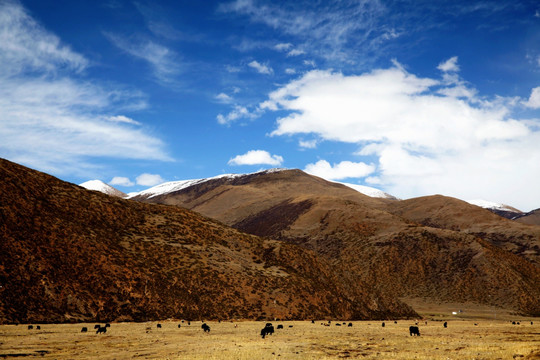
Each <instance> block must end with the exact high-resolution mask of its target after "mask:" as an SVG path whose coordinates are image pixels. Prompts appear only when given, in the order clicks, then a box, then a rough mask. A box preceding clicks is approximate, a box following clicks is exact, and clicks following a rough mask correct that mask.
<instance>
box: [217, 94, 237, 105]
mask: <svg viewBox="0 0 540 360" xmlns="http://www.w3.org/2000/svg"><path fill="white" fill-rule="evenodd" d="M215 98H216V100H218V101H219V102H222V103H225V104H229V103H231V102H232V100H233V98H232V97H230V96H229V95H227V94H225V93H219V94H217V95H216V96H215Z"/></svg>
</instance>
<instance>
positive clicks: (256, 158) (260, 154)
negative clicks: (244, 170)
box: [228, 150, 283, 166]
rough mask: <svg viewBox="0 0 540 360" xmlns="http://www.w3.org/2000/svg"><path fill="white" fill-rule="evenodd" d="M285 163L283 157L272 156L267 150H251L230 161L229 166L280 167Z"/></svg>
mask: <svg viewBox="0 0 540 360" xmlns="http://www.w3.org/2000/svg"><path fill="white" fill-rule="evenodd" d="M282 163H283V157H281V156H279V155H270V153H269V152H268V151H265V150H250V151H248V152H247V153H245V154H243V155H237V156H235V157H234V158H232V159H230V160H229V162H228V164H229V165H272V166H280V165H281V164H282Z"/></svg>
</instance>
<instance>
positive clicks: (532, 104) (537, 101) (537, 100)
mask: <svg viewBox="0 0 540 360" xmlns="http://www.w3.org/2000/svg"><path fill="white" fill-rule="evenodd" d="M524 104H525V106H527V107H529V108H532V109H540V86H539V87H535V88H534V89H532V91H531V96H529V100H527V101H526V102H524Z"/></svg>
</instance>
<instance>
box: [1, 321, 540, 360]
mask: <svg viewBox="0 0 540 360" xmlns="http://www.w3.org/2000/svg"><path fill="white" fill-rule="evenodd" d="M516 320H519V321H520V325H512V324H511V322H510V321H509V320H503V319H498V320H485V319H481V320H470V319H452V320H448V328H444V327H443V321H440V320H437V321H432V320H431V321H430V320H428V322H427V324H426V323H425V322H424V321H421V322H419V325H418V326H419V328H420V333H421V336H420V337H416V336H410V335H409V331H408V328H409V326H410V325H413V324H414V321H411V320H400V321H398V322H397V324H396V323H394V321H385V325H386V326H385V327H382V322H381V321H353V322H352V324H353V326H352V327H348V326H346V325H343V323H342V322H341V326H336V322H335V321H333V322H332V323H331V325H330V326H323V325H321V324H322V323H326V321H324V320H319V321H315V323H314V324H312V323H311V321H283V322H277V321H273V322H272V323H273V325H274V327H276V328H277V325H278V324H283V325H284V329H280V330H277V329H276V331H275V333H274V334H273V335H271V336H267V337H266V338H265V339H262V338H261V336H260V330H261V329H262V328H263V327H264V324H265V322H261V321H238V322H230V321H227V322H225V321H224V322H214V321H210V322H207V324H208V325H209V326H210V327H211V331H210V333H204V332H203V330H202V329H201V324H202V323H201V322H200V321H194V322H191V325H187V322H184V323H181V322H180V321H177V320H166V321H162V322H159V323H160V324H161V325H162V327H161V328H158V327H157V324H158V322H146V323H112V324H111V327H110V328H108V331H107V333H106V334H99V335H98V334H96V331H95V330H94V329H93V328H94V323H92V324H40V327H41V329H40V330H36V325H38V324H34V329H32V330H29V329H28V326H27V325H1V326H0V358H7V359H9V358H15V357H18V358H26V359H29V358H40V359H97V358H99V359H206V360H208V359H216V360H217V359H224V360H228V359H242V360H243V359H246V360H247V359H250V360H251V359H344V358H358V359H490V360H491V359H540V321H539V323H538V324H536V323H534V324H533V325H531V321H534V320H531V319H525V318H518V317H516ZM178 324H180V325H181V327H180V328H178ZM347 324H348V322H347ZM475 324H477V325H475ZM235 325H236V327H235ZM83 326H86V327H87V328H88V332H87V333H81V329H82V327H83ZM290 326H292V327H290Z"/></svg>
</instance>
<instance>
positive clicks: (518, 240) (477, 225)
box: [388, 195, 540, 266]
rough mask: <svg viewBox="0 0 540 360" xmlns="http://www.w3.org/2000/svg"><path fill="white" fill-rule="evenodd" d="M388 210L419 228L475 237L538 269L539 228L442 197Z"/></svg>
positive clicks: (395, 205)
mask: <svg viewBox="0 0 540 360" xmlns="http://www.w3.org/2000/svg"><path fill="white" fill-rule="evenodd" d="M388 209H389V211H390V212H392V213H393V214H396V215H399V216H402V217H404V218H406V219H407V220H410V221H414V222H416V223H420V224H422V225H426V226H431V227H435V228H441V229H448V230H455V231H459V232H464V233H467V234H472V235H475V236H477V237H480V238H482V239H484V240H487V241H489V242H491V243H493V244H495V245H497V246H499V247H501V248H503V249H505V250H508V251H511V252H512V253H514V254H517V255H520V256H522V257H524V258H526V259H528V260H529V261H531V262H533V263H535V264H536V265H539V266H540V226H529V225H524V224H521V223H518V222H516V221H512V220H508V219H504V218H501V217H500V216H498V215H495V214H493V213H492V212H491V211H489V210H486V209H482V208H480V207H478V206H474V205H471V204H469V203H466V202H464V201H461V200H458V199H454V198H451V197H447V196H441V195H434V196H424V197H419V198H415V199H410V200H403V201H400V202H394V203H388Z"/></svg>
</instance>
